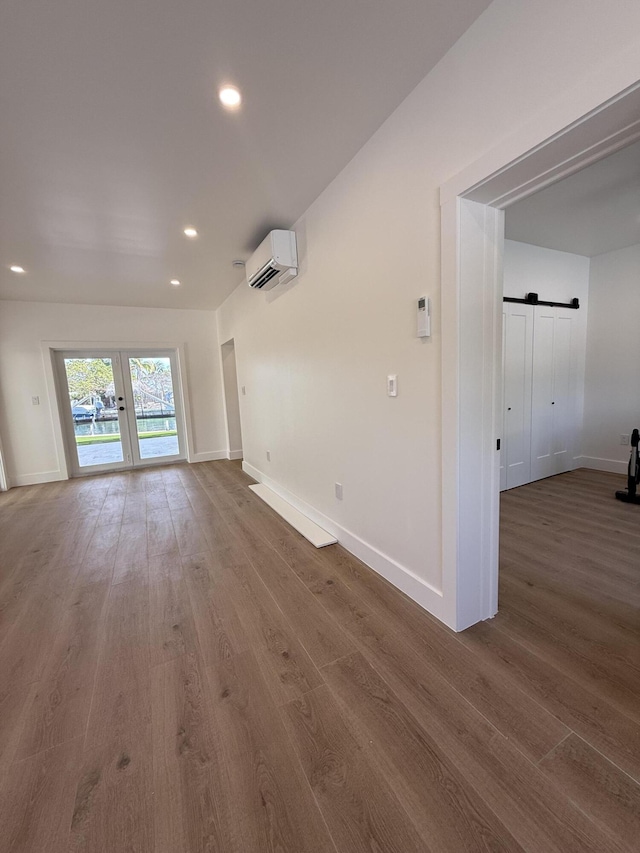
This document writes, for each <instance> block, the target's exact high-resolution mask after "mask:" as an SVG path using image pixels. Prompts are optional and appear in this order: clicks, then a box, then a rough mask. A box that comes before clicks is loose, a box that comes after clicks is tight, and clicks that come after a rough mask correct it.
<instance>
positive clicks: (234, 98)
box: [218, 86, 242, 109]
mask: <svg viewBox="0 0 640 853" xmlns="http://www.w3.org/2000/svg"><path fill="white" fill-rule="evenodd" d="M218 95H219V97H220V100H221V101H222V104H223V106H225V107H227V108H228V109H234V107H239V106H240V102H241V101H242V96H241V94H240V92H239V91H238V90H237V89H236V87H235V86H223V87H222V89H220V91H219V93H218Z"/></svg>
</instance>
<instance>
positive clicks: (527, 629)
mask: <svg viewBox="0 0 640 853" xmlns="http://www.w3.org/2000/svg"><path fill="white" fill-rule="evenodd" d="M620 480H621V478H619V477H618V478H616V477H612V476H611V475H607V474H599V473H596V472H590V471H584V470H583V471H577V472H573V473H571V474H567V475H563V476H561V477H555V478H553V479H550V480H545V481H542V482H539V483H535V484H532V485H530V486H525V487H523V488H520V489H516V490H514V491H512V492H509V493H506V494H504V495H503V496H502V507H503V511H502V571H501V590H500V595H501V611H500V614H499V616H498V617H496V618H495V619H494V620H491V621H490V622H487V623H483V624H481V625H478V626H475V627H474V628H472V629H470V630H468V631H466V632H464V633H463V634H460V635H455V634H453V633H452V632H450V631H449V630H447V629H446V628H444V627H443V626H442V625H441V624H439V623H438V622H436V621H435V620H434V619H432V618H431V617H429V616H428V615H427V614H425V613H424V612H423V611H422V610H420V608H419V607H417V606H416V605H415V604H413V603H412V602H411V601H409V600H408V599H407V598H405V597H404V596H403V595H402V594H401V593H399V592H398V591H396V590H395V589H394V588H393V587H391V586H390V585H389V584H387V583H386V582H385V581H384V580H382V579H381V578H380V577H378V576H377V575H376V574H374V573H373V572H371V571H370V570H368V569H367V568H365V567H364V566H363V565H362V564H361V563H359V562H358V561H357V560H355V559H354V558H353V557H351V556H350V555H349V554H348V553H347V552H346V551H344V550H343V549H342V548H340V547H339V546H330V547H328V548H325V549H322V550H316V549H314V548H313V547H312V546H311V545H309V543H307V542H306V541H305V540H303V539H302V538H301V537H300V536H298V535H297V534H296V533H295V532H293V531H292V530H291V529H290V528H288V527H286V525H285V524H284V523H283V522H281V520H280V519H279V518H278V517H277V516H276V515H275V514H274V513H273V512H272V511H271V510H270V509H269V508H268V507H267V506H265V505H264V504H263V503H262V502H261V501H260V500H259V499H257V498H256V497H255V496H254V495H253V494H252V493H251V492H249V491H248V489H247V488H246V484H247V483H249V482H251V481H250V480H249V478H248V477H246V476H245V475H244V474H243V473H242V471H241V468H240V465H239V463H234V462H211V463H203V464H198V465H191V466H189V465H177V466H171V467H166V468H163V469H158V468H156V469H147V470H144V471H138V472H130V473H125V474H115V475H109V476H102V477H96V478H91V479H79V480H74V481H70V482H65V483H52V484H47V485H42V486H31V487H23V488H19V489H14V490H12V491H10V492H8V493H5V494H2V495H0V557H1V571H0V849H1V850H2V851H3V853H27V852H28V853H69V852H70V851H74V852H75V851H86V853H103V851H104V853H125V851H126V852H127V853H133V851H136V853H201V851H202V852H203V853H204V851H208V853H236V851H237V853H271V851H273V852H274V853H276V851H277V853H320V851H322V853H336V851H338V852H339V853H360V851H362V853H364V851H367V852H368V853H415V851H420V853H465V851H469V853H477V851H503V853H518V851H531V853H534V852H535V853H609V851H612V853H613V851H636V853H637V851H638V850H639V849H640V787H639V785H638V781H637V780H638V779H640V679H639V676H640V651H639V650H640V624H639V620H638V606H639V604H640V586H639V582H640V507H630V506H626V505H623V504H621V503H619V502H616V501H615V500H614V499H613V491H614V489H615V488H616V487H618V488H619V487H620V486H621V482H620Z"/></svg>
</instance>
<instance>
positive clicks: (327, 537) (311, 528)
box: [249, 483, 338, 548]
mask: <svg viewBox="0 0 640 853" xmlns="http://www.w3.org/2000/svg"><path fill="white" fill-rule="evenodd" d="M249 488H250V489H251V491H252V492H254V493H255V494H256V495H257V496H258V497H259V498H261V499H262V500H263V501H264V502H265V503H266V504H269V506H270V507H271V509H274V510H275V511H276V512H277V513H278V515H280V516H282V518H284V520H285V521H286V522H288V523H289V524H290V525H291V526H292V527H293V528H295V530H297V531H298V533H300V534H302V536H304V538H305V539H308V540H309V542H311V544H312V545H315V546H316V548H324V546H325V545H334V544H335V543H336V542H337V541H338V540H337V539H336V538H335V536H332V535H331V534H330V533H327V531H326V530H323V528H322V527H320V525H319V524H316V523H315V521H311V519H310V518H307V516H306V515H303V513H301V512H300V510H299V509H296V508H295V507H294V506H291V504H290V503H288V502H287V501H285V499H284V498H281V497H280V495H277V494H276V493H275V492H274V491H273V490H272V489H270V488H269V487H268V486H265V485H264V483H258V485H256V486H249Z"/></svg>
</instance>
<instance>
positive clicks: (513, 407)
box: [500, 302, 533, 489]
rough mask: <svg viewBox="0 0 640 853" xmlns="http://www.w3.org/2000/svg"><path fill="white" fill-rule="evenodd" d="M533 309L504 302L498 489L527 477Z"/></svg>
mask: <svg viewBox="0 0 640 853" xmlns="http://www.w3.org/2000/svg"><path fill="white" fill-rule="evenodd" d="M532 359H533V308H532V307H531V306H530V305H520V304H517V303H509V302H507V303H505V306H504V313H503V397H502V400H503V406H504V420H503V431H502V434H503V443H502V444H501V465H502V467H503V471H501V484H500V485H501V489H513V488H514V487H515V486H522V485H523V484H524V483H528V482H530V480H531V375H532Z"/></svg>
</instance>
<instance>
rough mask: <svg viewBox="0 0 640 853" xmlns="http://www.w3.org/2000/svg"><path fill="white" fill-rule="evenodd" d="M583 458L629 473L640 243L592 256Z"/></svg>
mask: <svg viewBox="0 0 640 853" xmlns="http://www.w3.org/2000/svg"><path fill="white" fill-rule="evenodd" d="M589 292H590V309H589V325H588V333H587V341H588V343H587V368H586V382H585V428H584V438H583V454H584V457H585V459H584V460H583V464H586V465H588V466H589V467H594V468H600V469H602V470H605V471H615V472H619V473H624V472H626V470H627V464H628V461H629V448H628V447H623V446H621V445H620V436H621V435H629V434H630V433H631V431H632V430H633V429H634V428H638V429H640V330H639V329H638V318H640V244H638V245H636V246H631V247H629V248H627V249H620V250H619V251H617V252H609V253H607V254H605V255H597V256H596V257H594V258H592V259H591V275H590V282H589Z"/></svg>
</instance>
